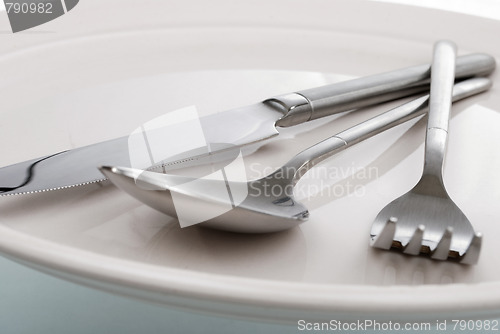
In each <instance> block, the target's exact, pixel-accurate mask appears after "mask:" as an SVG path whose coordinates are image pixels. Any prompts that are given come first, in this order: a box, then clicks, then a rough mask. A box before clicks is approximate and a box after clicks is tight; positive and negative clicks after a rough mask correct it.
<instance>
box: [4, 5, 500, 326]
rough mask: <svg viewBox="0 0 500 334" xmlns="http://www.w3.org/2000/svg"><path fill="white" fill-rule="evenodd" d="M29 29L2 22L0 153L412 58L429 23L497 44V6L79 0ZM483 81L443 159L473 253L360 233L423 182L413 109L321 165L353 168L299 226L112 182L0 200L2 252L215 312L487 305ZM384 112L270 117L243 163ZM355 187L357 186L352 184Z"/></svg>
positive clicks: (312, 201) (384, 312)
mask: <svg viewBox="0 0 500 334" xmlns="http://www.w3.org/2000/svg"><path fill="white" fill-rule="evenodd" d="M118 4H120V10H119V11H116V10H115V11H113V8H117V7H116V6H117V5H118ZM77 11H78V13H77ZM111 12H112V13H114V14H113V15H110V13H111ZM82 22H87V23H89V24H83V23H82ZM90 22H92V23H90ZM1 24H3V25H5V24H6V22H2V23H1ZM42 27H43V28H39V30H40V31H45V32H47V33H45V34H44V33H32V34H30V33H24V34H18V35H15V38H14V37H13V36H11V35H5V34H4V35H2V36H0V40H1V43H0V73H2V76H1V77H0V87H1V89H0V101H1V106H2V107H1V112H0V131H1V133H2V139H3V141H2V142H1V143H0V152H2V161H1V163H0V164H1V165H7V164H10V163H14V162H17V161H21V160H25V159H29V158H33V157H36V156H41V155H44V154H49V153H53V152H55V151H59V150H63V149H68V148H72V147H77V146H81V145H85V144H90V143H93V142H98V141H101V140H104V139H109V138H113V137H116V136H120V135H127V134H128V133H130V131H132V130H133V129H134V128H135V127H137V126H138V125H139V124H141V123H144V122H145V121H147V120H149V119H151V118H152V117H154V116H156V115H160V114H162V113H164V112H166V111H169V110H174V109H176V108H179V107H183V106H186V105H190V104H196V105H197V106H198V107H199V109H201V110H206V111H207V112H208V111H212V110H215V109H216V108H226V107H231V106H236V105H240V104H245V103H250V102H255V101H256V100H259V99H262V98H265V97H268V96H271V95H274V94H278V93H284V92H287V91H289V90H296V89H301V88H306V87H311V86H315V85H321V84H324V83H326V82H331V81H335V80H339V79H343V78H345V76H359V75H367V74H372V73H376V72H382V71H387V70H391V69H395V68H400V67H405V66H410V65H413V64H419V63H425V62H428V61H429V59H430V55H431V50H432V44H433V42H434V41H435V39H436V38H442V37H447V38H451V39H453V40H454V41H455V42H456V43H457V44H458V46H459V48H460V52H461V53H468V52H487V53H490V54H493V55H495V56H498V55H500V47H499V46H498V43H495V38H496V34H497V32H498V31H499V29H500V23H499V22H497V21H493V20H486V19H480V18H474V17H469V16H465V15H459V14H451V13H446V12H441V11H433V10H428V9H419V8H414V7H405V6H397V5H391V4H379V3H371V2H358V1H319V0H316V1H295V2H293V4H291V3H290V2H288V1H274V2H268V1H263V0H262V1H260V0H259V1H252V2H238V3H237V4H236V3H235V2H234V1H221V0H215V1H210V2H204V1H196V2H193V1H191V2H182V3H181V2H176V3H175V4H174V3H172V2H159V1H140V2H138V1H123V0H119V1H118V0H115V1H106V2H105V3H103V2H101V1H97V0H86V1H83V2H81V4H79V5H78V7H77V8H75V10H74V11H72V12H71V13H69V14H68V15H65V16H64V17H62V18H60V19H58V20H55V21H53V22H51V23H49V24H46V25H44V26H42ZM51 32H57V33H51ZM318 73H326V74H318ZM328 73H329V74H328ZM332 73H333V74H332ZM334 74H335V75H334ZM337 74H338V75H340V76H337ZM497 77H498V76H497V75H494V78H495V80H496V81H497V83H496V86H495V87H494V88H493V89H492V90H491V91H490V92H489V93H486V94H483V95H481V96H478V97H476V98H473V99H470V100H469V101H468V102H464V103H461V104H457V105H456V107H455V108H454V111H453V119H452V121H451V129H452V132H451V135H450V145H449V152H448V153H449V154H448V157H447V167H446V170H445V174H446V183H447V187H448V189H449V191H450V193H451V195H452V197H453V198H454V199H455V201H456V202H457V203H458V204H459V206H460V207H461V208H462V209H463V210H464V211H465V213H466V214H467V215H468V216H469V218H470V219H471V221H472V222H473V224H474V225H475V227H476V229H478V230H480V231H482V232H483V233H484V235H485V240H484V245H483V250H482V254H481V259H480V262H479V264H478V265H477V266H474V267H466V266H460V265H456V264H453V263H441V262H433V261H430V260H427V259H423V258H417V257H405V256H402V255H400V254H395V253H392V252H382V251H377V250H373V249H371V248H370V247H369V245H368V233H369V230H370V225H371V222H372V220H373V219H374V217H375V216H376V214H377V212H378V211H379V210H380V209H381V208H382V207H383V206H384V205H385V204H386V203H388V202H389V201H390V200H391V199H393V198H395V197H396V196H398V195H400V194H401V193H403V192H405V191H406V190H407V189H409V188H410V187H411V186H412V185H413V184H414V183H415V182H416V181H417V180H418V178H419V175H420V172H421V167H422V153H423V145H422V144H423V138H424V128H425V123H424V122H417V123H415V122H414V123H412V124H407V125H404V126H401V127H399V128H397V129H393V130H391V131H388V132H387V133H384V134H381V135H379V136H378V137H376V138H373V139H371V140H368V141H366V142H365V143H363V144H360V145H358V146H357V147H354V148H352V149H350V150H348V151H346V152H344V153H343V154H341V155H339V156H337V157H335V158H334V159H331V160H330V161H328V162H327V163H326V164H325V166H328V167H330V168H337V169H335V171H337V172H339V173H344V172H351V171H352V170H353V169H359V168H361V172H365V174H361V173H360V172H358V173H357V174H354V177H351V176H350V177H347V178H344V177H342V175H340V176H338V177H337V178H332V179H329V181H328V182H329V184H330V188H329V189H333V190H334V191H331V193H330V195H326V196H325V195H324V196H312V197H310V198H305V199H304V202H305V204H306V205H307V206H308V207H309V208H310V209H311V218H310V221H309V222H307V223H306V224H303V225H302V226H301V227H299V228H296V229H293V230H291V231H288V232H284V233H279V234H271V235H260V236H251V235H237V234H230V233H221V232H217V231H210V230H204V229H202V228H199V227H193V228H187V229H181V228H180V227H179V226H178V224H177V222H176V221H175V220H173V219H171V218H169V217H166V216H164V215H161V214H159V213H157V212H155V211H153V210H151V209H149V208H148V207H146V206H144V205H141V204H140V203H138V202H136V201H135V200H133V199H131V198H129V197H128V196H127V195H125V194H123V193H121V192H119V191H118V190H116V189H115V188H113V187H103V188H102V187H100V186H96V185H93V186H90V187H84V188H73V189H67V190H63V191H59V192H51V193H42V194H34V195H27V196H12V197H3V198H0V212H1V213H0V222H1V223H0V251H1V252H2V253H3V254H5V256H8V257H10V258H12V259H14V260H16V261H18V262H21V263H24V264H26V265H28V266H31V267H34V268H37V269H39V270H42V271H45V272H49V273H51V274H54V275H56V276H59V277H63V278H66V279H69V280H72V281H75V282H79V283H82V284H86V285H89V286H93V287H96V288H100V289H104V290H106V291H111V292H117V293H120V294H124V295H128V296H133V297H137V298H142V299H146V300H150V301H154V302H159V303H163V304H166V305H171V306H175V307H184V308H189V309H193V310H199V311H203V312H210V313H218V314H225V315H235V316H241V317H249V318H260V319H275V320H276V319H278V320H285V321H297V320H298V319H304V318H307V319H323V320H325V319H332V318H335V319H359V318H362V317H365V318H371V319H373V318H377V319H390V320H394V319H395V318H397V319H398V320H404V319H408V320H410V319H411V320H416V319H431V318H445V317H454V318H460V317H462V318H465V317H469V316H475V317H476V316H481V317H489V316H498V315H500V270H499V269H498V268H499V267H500V266H499V262H500V259H499V258H498V257H497V256H496V254H497V253H498V244H497V243H495V238H496V236H497V235H500V227H498V225H497V224H495V220H497V219H498V218H499V217H500V208H499V206H498V205H497V203H499V202H500V190H499V187H498V186H497V185H498V184H500V175H499V174H498V170H499V167H500V153H499V152H498V148H497V147H496V145H497V143H498V142H499V140H500V132H498V130H497V129H498V127H499V126H500V115H499V114H498V112H497V111H496V110H497V109H496V108H498V106H499V103H500V93H499V91H498V84H499V82H498V81H499V80H498V79H497ZM384 108H385V107H384ZM384 108H381V107H377V108H371V109H368V110H366V111H364V112H363V113H356V114H349V115H346V116H341V117H333V119H329V120H328V121H327V120H322V121H320V122H315V123H312V124H309V125H306V126H301V127H298V128H295V129H284V130H282V131H281V132H282V135H281V136H280V137H279V138H278V139H277V140H274V141H273V142H272V143H270V144H269V145H267V146H266V147H265V149H263V150H261V151H259V152H257V153H256V154H255V155H253V156H251V157H249V158H248V161H247V163H248V164H250V163H255V164H257V163H259V164H260V165H258V166H257V167H255V168H254V173H258V172H259V171H262V170H264V169H265V168H266V167H268V166H278V165H279V164H281V163H283V162H285V161H286V160H287V158H289V157H290V156H292V155H293V154H294V153H297V152H298V151H300V150H301V149H303V148H305V147H307V146H309V145H311V144H313V143H315V142H317V141H319V140H320V139H323V138H326V137H328V136H329V135H331V134H334V133H336V132H337V131H339V130H341V129H343V128H345V127H348V126H350V125H352V124H355V123H357V122H360V121H362V120H363V119H365V118H367V117H369V116H371V115H374V114H376V113H378V112H381V111H382V110H384ZM325 122H326V123H325ZM312 130H314V131H312ZM253 166H255V165H253ZM366 172H368V173H366ZM319 180H320V181H321V179H319ZM314 182H319V181H318V180H311V179H309V180H304V181H301V185H302V186H306V187H307V186H308V185H311V184H315V183H314ZM354 186H356V187H357V188H356V189H361V190H360V191H361V195H360V193H354V194H350V195H348V194H347V193H346V192H348V190H349V187H351V189H353V188H352V187H354ZM335 190H336V191H335Z"/></svg>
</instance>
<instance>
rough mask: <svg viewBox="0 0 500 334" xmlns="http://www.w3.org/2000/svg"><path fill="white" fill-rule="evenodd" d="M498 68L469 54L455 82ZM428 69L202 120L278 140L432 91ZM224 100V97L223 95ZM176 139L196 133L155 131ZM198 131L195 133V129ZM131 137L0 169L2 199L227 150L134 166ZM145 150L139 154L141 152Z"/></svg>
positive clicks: (220, 134) (223, 135)
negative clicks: (115, 170) (112, 170)
mask: <svg viewBox="0 0 500 334" xmlns="http://www.w3.org/2000/svg"><path fill="white" fill-rule="evenodd" d="M494 69H495V60H494V58H493V57H491V56H489V55H486V54H470V55H465V56H462V57H459V58H458V59H457V68H456V77H457V78H458V79H461V80H462V79H465V78H469V77H473V76H486V75H488V74H490V73H491V72H493V70H494ZM429 73H430V72H429V65H420V66H413V67H409V68H405V69H401V70H396V71H392V72H387V73H382V74H377V75H372V76H368V77H363V78H359V79H354V80H349V81H345V82H340V83H337V84H331V85H326V86H322V87H318V88H313V89H308V90H304V91H300V92H296V93H290V94H285V95H281V96H277V97H273V98H270V99H267V100H265V101H263V102H260V103H256V104H254V105H250V106H246V107H242V108H236V109H233V110H228V111H224V112H219V113H216V114H213V115H210V116H206V117H202V118H200V120H199V121H200V123H201V125H202V127H203V131H204V137H205V138H206V140H207V142H208V143H211V144H213V143H225V144H231V145H237V146H242V145H249V144H254V143H260V142H263V141H264V140H265V139H268V138H271V137H274V136H277V135H278V134H279V133H278V131H277V130H276V127H277V126H278V127H287V126H292V125H297V124H301V123H304V122H307V121H310V120H313V119H317V118H321V117H325V116H328V115H331V114H335V113H339V112H342V111H348V110H352V109H356V108H361V107H366V106H369V105H374V104H377V103H381V102H385V101H388V100H392V99H396V98H400V97H403V96H408V95H411V94H414V93H416V92H423V91H427V90H428V82H429ZM222 98H223V96H222ZM157 131H158V132H163V133H169V134H171V137H173V138H189V137H190V136H193V135H195V134H193V133H189V131H187V132H186V131H184V129H183V130H180V129H179V127H178V126H176V125H175V124H172V125H170V126H169V125H168V124H167V125H166V126H164V127H162V128H159V129H157ZM193 131H194V130H193ZM128 141H129V136H125V137H121V138H117V139H114V140H110V141H106V142H102V143H98V144H94V145H90V146H85V147H81V148H77V149H72V150H68V151H63V152H59V153H55V154H52V155H49V156H45V157H40V158H37V159H33V160H30V161H25V162H21V163H18V164H15V165H11V166H7V167H3V168H0V195H12V194H23V193H33V192H39V191H48V190H56V189H61V188H67V187H73V186H79V185H85V184H89V183H95V182H101V181H103V180H105V178H104V176H103V175H102V174H101V173H100V172H99V170H98V169H97V166H101V165H112V166H126V167H134V168H141V169H146V168H148V167H150V166H151V165H152V164H154V163H156V164H166V165H168V166H169V167H172V166H176V164H177V163H178V162H179V161H186V160H190V161H196V160H197V159H200V158H203V157H205V156H207V155H209V154H210V155H212V156H213V155H215V154H217V153H219V152H221V151H224V149H225V148H227V145H220V146H216V145H211V150H210V152H208V151H207V150H203V152H194V151H189V152H185V153H184V154H180V155H178V156H177V157H176V159H174V160H169V161H167V162H162V161H154V162H150V161H147V162H146V163H144V164H142V165H137V164H134V165H133V166H132V164H131V161H130V160H131V156H133V155H135V154H141V152H136V151H135V148H134V147H131V146H130V145H129V143H128ZM141 149H142V147H141V148H140V149H139V150H141Z"/></svg>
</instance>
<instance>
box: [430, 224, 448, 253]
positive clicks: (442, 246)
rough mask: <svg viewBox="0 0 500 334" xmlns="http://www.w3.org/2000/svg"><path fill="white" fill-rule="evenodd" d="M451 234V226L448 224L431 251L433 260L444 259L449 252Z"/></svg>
mask: <svg viewBox="0 0 500 334" xmlns="http://www.w3.org/2000/svg"><path fill="white" fill-rule="evenodd" d="M452 236H453V228H452V227H450V226H448V228H446V230H445V231H444V233H443V236H442V237H441V240H440V241H439V243H438V245H437V247H436V249H435V250H434V252H432V255H431V258H433V259H434V260H446V259H447V258H448V254H449V253H450V245H451V238H452Z"/></svg>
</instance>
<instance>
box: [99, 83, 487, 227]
mask: <svg viewBox="0 0 500 334" xmlns="http://www.w3.org/2000/svg"><path fill="white" fill-rule="evenodd" d="M490 86H491V81H490V80H489V79H486V78H476V79H469V80H466V81H463V82H461V83H458V84H456V85H455V87H454V90H453V100H454V101H457V100H460V99H463V98H466V97H468V96H471V95H474V94H477V93H480V92H483V91H485V90H487V89H488V88H489V87H490ZM427 109H428V96H424V97H420V98H418V99H416V100H413V101H411V102H408V103H406V104H404V105H402V106H400V107H397V108H394V109H392V110H390V111H387V112H385V113H383V114H381V115H379V116H376V117H374V118H372V119H370V120H367V121H365V122H363V123H360V124H358V125H356V126H354V127H352V128H350V129H347V130H345V131H342V132H340V133H338V134H336V135H334V136H332V137H330V138H328V139H325V140H324V141H322V142H320V143H318V144H316V145H314V146H312V147H310V148H308V149H306V150H304V151H302V152H301V153H299V154H297V155H296V156H295V157H293V158H292V159H291V160H290V161H288V162H287V163H286V164H285V165H283V166H282V167H281V168H279V169H278V170H276V171H275V172H274V173H272V174H270V175H268V176H266V177H263V178H261V179H258V180H255V181H249V182H248V183H241V182H238V181H234V182H232V183H231V182H230V181H229V183H228V181H227V180H220V179H217V180H214V179H206V180H202V181H201V182H200V180H195V179H193V178H190V177H186V176H178V175H171V174H170V175H169V174H161V173H155V172H150V171H143V170H139V169H132V168H127V167H119V166H104V167H101V171H102V172H103V173H104V175H106V176H107V177H108V178H109V179H110V180H111V182H113V183H114V184H115V185H116V186H117V187H118V188H120V189H122V190H123V191H125V192H127V193H128V194H130V195H131V196H133V197H135V198H137V199H138V200H140V201H142V202H143V203H145V204H147V205H149V206H151V207H153V208H155V209H157V210H159V211H161V212H164V213H166V214H168V215H170V216H174V217H178V211H177V205H176V204H175V198H176V197H177V198H178V197H182V199H183V201H184V206H185V207H191V208H192V209H191V210H190V211H188V212H187V215H189V214H192V215H193V217H184V219H188V220H190V219H195V218H198V217H199V216H200V214H199V212H198V210H206V211H213V212H216V211H219V209H220V208H223V207H224V206H227V197H226V196H225V193H224V194H219V193H218V192H215V191H211V190H212V189H218V188H221V187H222V188H224V187H226V186H228V187H229V188H241V186H243V187H245V188H247V189H248V195H247V196H246V198H245V199H244V200H243V201H242V203H240V204H239V205H237V206H236V207H234V208H232V209H231V210H227V212H225V213H222V214H221V215H218V216H216V217H214V218H212V219H209V220H207V221H204V222H201V225H202V226H207V227H212V228H216V229H221V230H226V231H233V232H246V233H266V232H276V231H282V230H286V229H289V228H291V227H294V226H296V225H298V224H300V223H303V222H305V221H306V220H307V218H308V216H309V212H308V210H307V208H306V207H305V206H304V205H302V204H301V203H300V202H298V201H297V200H296V199H295V198H294V196H293V187H294V186H295V184H296V182H297V181H298V180H299V179H300V178H301V177H302V176H303V175H304V174H305V173H306V172H307V171H308V170H309V169H310V168H312V167H313V166H315V165H316V164H318V163H319V162H321V161H323V160H324V159H326V158H328V157H331V156H332V155H334V154H336V153H338V152H340V151H342V150H344V149H346V148H348V147H350V146H352V145H355V144H357V143H359V142H361V141H362V140H364V139H367V138H369V137H371V136H374V135H376V134H378V133H380V132H382V131H384V130H387V129H389V128H391V127H393V126H396V125H398V124H401V123H403V122H405V121H408V120H410V119H412V118H415V117H417V116H421V115H423V114H424V113H425V112H426V111H427ZM193 181H197V184H195V183H194V182H193ZM190 182H191V183H192V186H190V187H184V188H182V187H179V185H180V184H189V183H190ZM266 189H267V190H266ZM269 189H275V190H276V191H269ZM195 208H196V209H195ZM219 212H220V211H219ZM185 215H186V212H184V216H185Z"/></svg>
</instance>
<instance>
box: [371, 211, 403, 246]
mask: <svg viewBox="0 0 500 334" xmlns="http://www.w3.org/2000/svg"><path fill="white" fill-rule="evenodd" d="M397 222H398V219H397V218H396V217H390V218H389V219H388V220H387V222H386V223H385V225H384V227H383V228H382V231H380V233H379V235H378V236H377V235H376V236H373V237H372V243H371V244H372V246H373V247H377V248H382V249H390V248H391V246H392V241H393V240H394V234H395V233H396V223H397Z"/></svg>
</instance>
